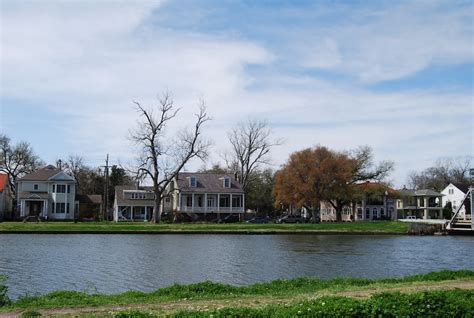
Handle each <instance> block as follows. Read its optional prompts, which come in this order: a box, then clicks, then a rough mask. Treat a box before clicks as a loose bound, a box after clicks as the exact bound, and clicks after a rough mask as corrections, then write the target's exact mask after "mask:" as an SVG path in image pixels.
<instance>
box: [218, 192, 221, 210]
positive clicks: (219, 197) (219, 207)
mask: <svg viewBox="0 0 474 318" xmlns="http://www.w3.org/2000/svg"><path fill="white" fill-rule="evenodd" d="M220 209H221V194H220V193H218V194H217V212H220Z"/></svg>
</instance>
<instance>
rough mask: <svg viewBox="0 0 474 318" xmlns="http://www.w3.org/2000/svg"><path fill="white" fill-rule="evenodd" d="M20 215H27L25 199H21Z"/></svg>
mask: <svg viewBox="0 0 474 318" xmlns="http://www.w3.org/2000/svg"><path fill="white" fill-rule="evenodd" d="M20 216H25V200H20Z"/></svg>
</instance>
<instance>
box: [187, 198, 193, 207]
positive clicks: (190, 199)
mask: <svg viewBox="0 0 474 318" xmlns="http://www.w3.org/2000/svg"><path fill="white" fill-rule="evenodd" d="M186 206H193V197H192V196H187V197H186Z"/></svg>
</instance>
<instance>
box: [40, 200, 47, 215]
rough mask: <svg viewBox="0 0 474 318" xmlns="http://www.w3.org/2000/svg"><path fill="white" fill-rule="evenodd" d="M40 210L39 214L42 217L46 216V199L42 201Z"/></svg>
mask: <svg viewBox="0 0 474 318" xmlns="http://www.w3.org/2000/svg"><path fill="white" fill-rule="evenodd" d="M41 212H42V213H41V214H43V217H45V216H46V200H44V201H43V211H41Z"/></svg>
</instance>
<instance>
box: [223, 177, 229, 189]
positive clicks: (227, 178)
mask: <svg viewBox="0 0 474 318" xmlns="http://www.w3.org/2000/svg"><path fill="white" fill-rule="evenodd" d="M224 188H230V178H229V177H224Z"/></svg>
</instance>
